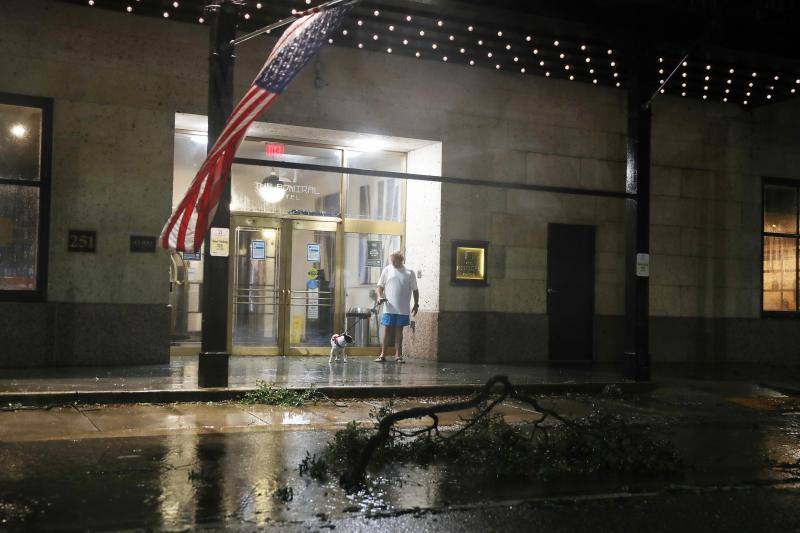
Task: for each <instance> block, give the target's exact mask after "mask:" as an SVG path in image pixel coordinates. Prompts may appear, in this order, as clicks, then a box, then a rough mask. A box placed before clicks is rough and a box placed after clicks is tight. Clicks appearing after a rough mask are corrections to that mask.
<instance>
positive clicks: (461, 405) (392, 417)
mask: <svg viewBox="0 0 800 533" xmlns="http://www.w3.org/2000/svg"><path fill="white" fill-rule="evenodd" d="M498 387H499V390H495V389H497V388H498ZM495 394H496V395H497V396H496V397H494V398H492V397H493V396H494V395H495ZM490 399H491V402H489V403H488V404H487V405H485V406H484V407H483V408H482V409H481V410H480V411H479V412H478V413H476V414H475V415H473V416H472V418H471V419H470V420H469V421H468V422H467V424H466V425H464V426H463V427H461V428H460V429H459V430H458V431H456V432H455V433H454V434H453V435H449V436H446V437H445V436H442V435H441V434H440V433H439V416H438V415H439V414H441V413H452V412H455V411H464V410H466V409H473V408H475V407H479V406H481V405H484V404H486V402H488V401H489V400H490ZM506 399H513V400H517V401H520V402H523V403H526V404H528V405H530V406H531V407H533V408H534V410H536V412H537V413H540V414H541V417H540V418H539V419H538V420H536V421H534V423H533V429H532V430H531V434H530V438H531V439H533V438H535V437H536V432H537V430H538V431H540V432H541V433H542V434H543V436H544V438H545V439H547V438H548V436H547V431H546V430H545V429H544V428H543V427H542V424H543V423H544V421H545V420H547V418H548V417H553V418H554V419H556V420H558V421H559V422H561V423H563V424H567V425H571V422H570V421H569V420H567V419H565V418H563V417H562V416H561V415H559V414H558V413H556V412H555V411H553V410H552V409H547V408H544V407H542V406H541V405H540V404H539V402H538V401H537V400H536V399H535V398H532V397H530V396H528V395H526V394H524V393H522V392H521V391H519V390H517V389H516V387H514V385H512V384H511V382H510V381H509V380H508V377H506V376H494V377H492V378H491V379H489V381H487V382H486V384H485V385H484V386H483V388H482V389H481V390H480V391H479V392H478V393H477V394H476V395H475V396H474V397H472V398H470V399H469V400H465V401H461V402H454V403H447V404H438V405H431V406H426V407H413V408H411V409H406V410H404V411H397V412H396V413H391V414H389V415H387V416H385V417H383V418H382V419H381V420H380V422H379V423H378V427H377V432H376V433H375V434H374V435H372V436H371V437H370V438H369V440H368V441H367V443H366V445H365V446H364V448H363V449H362V450H361V453H360V454H359V455H358V457H357V459H356V460H355V461H354V462H353V463H351V465H350V466H349V468H348V469H347V470H345V472H344V473H343V474H342V476H341V478H340V483H341V484H342V486H344V487H345V488H348V489H353V488H357V487H359V486H361V485H362V484H363V482H364V477H365V474H366V471H367V466H368V465H369V463H370V460H371V458H372V456H373V454H374V453H375V451H376V450H377V449H378V448H380V447H381V446H383V445H384V444H386V443H387V442H388V441H389V438H390V436H392V435H394V436H402V437H413V436H417V435H421V434H423V433H428V434H435V435H436V436H437V437H438V438H441V439H443V440H447V439H452V438H454V437H456V436H457V435H459V434H461V433H462V432H464V431H466V430H467V429H469V428H470V427H472V426H474V425H475V424H476V423H478V422H479V421H480V420H481V419H482V418H484V417H485V416H486V415H488V414H489V412H490V411H491V410H492V409H493V408H494V407H495V406H497V405H498V404H499V403H501V402H503V401H505V400H506ZM415 418H430V419H431V424H430V425H428V426H427V427H425V428H423V429H421V430H416V431H413V432H403V431H401V430H398V429H395V428H394V425H395V424H396V423H398V422H400V421H401V420H408V419H415Z"/></svg>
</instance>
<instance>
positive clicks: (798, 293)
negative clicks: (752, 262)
mask: <svg viewBox="0 0 800 533" xmlns="http://www.w3.org/2000/svg"><path fill="white" fill-rule="evenodd" d="M771 185H772V186H779V187H793V188H794V189H795V190H796V192H797V194H796V195H795V202H796V206H795V216H796V217H797V226H796V228H795V229H796V231H797V233H775V232H770V231H765V228H764V215H765V209H766V201H765V200H766V189H767V187H768V186H771ZM766 237H785V238H794V239H795V240H796V241H797V245H796V246H795V289H794V290H795V302H796V304H797V305H798V306H799V307H800V262H798V261H800V180H797V179H790V178H773V177H766V176H764V177H762V178H761V263H760V264H761V292H760V293H759V295H760V298H759V299H760V310H761V317H762V318H800V309H797V310H795V311H768V310H765V309H764V239H765V238H766Z"/></svg>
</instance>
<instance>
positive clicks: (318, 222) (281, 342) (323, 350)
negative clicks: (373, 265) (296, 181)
mask: <svg viewBox="0 0 800 533" xmlns="http://www.w3.org/2000/svg"><path fill="white" fill-rule="evenodd" d="M238 228H259V229H275V230H277V232H278V233H277V240H278V242H277V250H278V258H277V261H276V272H275V276H276V280H277V281H278V283H277V285H278V291H279V292H278V331H277V335H278V341H277V343H276V345H275V346H252V347H250V346H236V347H234V346H233V327H234V321H233V313H234V299H235V298H236V281H237V280H236V263H237V261H235V260H234V261H231V263H230V264H231V266H230V270H229V279H228V283H229V284H230V287H231V295H232V296H231V298H230V299H229V302H228V323H229V324H230V327H229V328H228V347H229V350H230V353H232V354H234V355H327V354H328V353H329V352H330V346H328V345H324V346H302V347H301V346H295V347H293V346H291V342H290V332H291V320H290V318H291V315H290V309H291V296H292V292H291V283H292V279H291V276H292V237H293V232H294V230H295V229H298V230H311V231H315V230H316V231H328V232H334V233H335V250H334V265H333V267H334V273H333V274H334V291H333V302H332V304H331V305H333V328H334V330H335V331H341V329H342V328H343V319H344V311H343V309H342V302H343V301H344V300H343V298H344V289H343V287H342V285H343V283H342V282H343V280H344V273H343V266H344V265H343V263H344V231H343V227H342V224H341V222H339V221H338V220H330V219H322V218H314V217H302V218H293V217H272V216H268V215H264V214H259V215H248V214H235V215H232V216H231V233H232V234H233V241H234V242H233V247H232V248H231V249H232V251H233V253H234V254H237V255H238V241H237V240H236V230H237V229H238ZM235 257H236V256H234V259H235ZM331 333H333V332H331Z"/></svg>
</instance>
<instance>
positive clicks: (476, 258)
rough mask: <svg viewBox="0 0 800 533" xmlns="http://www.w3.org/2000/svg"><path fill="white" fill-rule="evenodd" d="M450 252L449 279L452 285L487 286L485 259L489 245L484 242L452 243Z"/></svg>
mask: <svg viewBox="0 0 800 533" xmlns="http://www.w3.org/2000/svg"><path fill="white" fill-rule="evenodd" d="M452 244H453V246H452V251H451V272H450V274H451V278H450V283H451V284H453V285H479V286H486V285H488V282H487V280H488V276H487V268H486V258H487V257H488V255H489V243H488V242H486V241H453V243H452Z"/></svg>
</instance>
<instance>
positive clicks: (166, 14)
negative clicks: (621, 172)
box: [84, 0, 800, 105]
mask: <svg viewBox="0 0 800 533" xmlns="http://www.w3.org/2000/svg"><path fill="white" fill-rule="evenodd" d="M139 1H140V0H136V1H135V2H134V1H133V0H128V2H129V3H121V4H122V6H124V8H125V11H126V12H128V13H133V12H134V8H135V7H136V6H138V4H137V3H136V2H139ZM262 1H263V0H262ZM96 2H97V0H87V3H88V5H89V6H95V5H96ZM247 3H248V4H249V5H250V6H251V9H252V6H253V5H255V8H256V9H259V10H260V9H262V8H263V5H264V4H262V2H257V3H256V2H254V3H250V2H247ZM305 3H306V4H310V3H311V0H305ZM180 4H181V2H179V1H178V0H174V1H173V0H169V2H168V3H166V5H171V7H173V8H174V9H178V8H179V6H180ZM84 5H85V4H84ZM118 5H119V4H118ZM162 5H163V4H162ZM304 9H305V8H304ZM292 12H293V13H299V11H298V10H292ZM372 14H373V16H375V17H378V16H380V15H381V12H380V11H379V10H378V9H375V10H373V11H372ZM162 16H163V18H164V19H170V18H171V17H172V13H171V12H170V11H168V10H163V11H162ZM401 16H402V15H401ZM176 17H178V18H180V12H176ZM242 17H243V19H244V20H248V21H249V20H252V18H253V17H252V15H251V14H250V13H243V14H242ZM403 17H404V18H405V21H406V22H411V21H412V20H413V19H412V16H411V15H405V16H403ZM395 20H398V19H395ZM429 20H430V19H429ZM197 22H198V23H200V24H205V22H206V21H205V19H204V17H202V16H200V17H198V18H197ZM432 22H433V23H434V24H435V26H434V27H438V28H442V27H443V26H444V24H445V21H444V20H441V19H434V21H432ZM428 24H430V22H428ZM357 26H358V27H364V21H363V20H361V19H359V20H357ZM451 27H452V25H451ZM461 28H464V27H463V26H461ZM387 29H388V31H389V32H394V31H396V30H398V29H400V30H402V29H403V27H402V26H400V28H397V27H396V25H395V24H387V25H386V26H384V31H386V30H387ZM466 30H467V31H468V32H474V31H475V30H476V27H475V26H473V25H469V26H466ZM486 30H488V29H486V28H485V29H484V31H486ZM412 31H413V30H412ZM417 31H418V32H419V37H425V31H426V30H424V29H418V30H417ZM460 31H464V30H463V29H462V30H460ZM491 31H492V30H488V31H486V33H483V34H484V35H490V34H491ZM434 33H436V32H434ZM494 34H496V36H497V37H503V36H504V32H503V31H502V30H494ZM341 35H343V36H348V35H349V30H348V29H342V30H341ZM445 35H446V36H447V41H450V42H454V41H455V40H456V35H455V34H445ZM479 35H480V33H479ZM431 37H433V38H436V36H431ZM439 38H440V39H442V38H444V36H440V37H439ZM380 39H381V36H380V34H378V33H373V34H372V40H373V41H375V42H377V41H378V40H380ZM522 39H524V42H532V41H533V39H534V37H533V36H532V35H524V34H523V35H508V36H506V40H507V42H506V43H505V44H500V43H496V42H484V41H483V39H478V40H477V41H473V43H474V42H477V45H478V46H486V47H487V48H494V47H495V46H504V49H503V48H499V47H498V50H499V52H498V53H500V55H499V56H498V55H497V54H495V53H494V51H493V50H487V51H486V57H488V58H489V59H494V60H495V63H494V68H495V70H502V69H503V68H508V67H509V64H508V62H509V60H511V62H513V63H514V64H515V65H511V66H516V67H517V68H519V69H520V70H519V71H520V73H523V74H524V73H526V67H525V66H523V65H524V64H525V62H524V61H521V56H520V55H514V56H512V55H511V54H508V55H505V53H503V52H504V51H511V50H515V48H514V47H515V46H518V44H519V43H522V42H523V41H522ZM327 40H328V43H330V44H333V43H334V39H333V38H329V39H327ZM391 40H392V39H391V37H390V36H387V37H386V41H391ZM411 40H413V38H412V39H411ZM499 40H500V39H498V41H499ZM447 41H445V42H447ZM401 42H402V45H403V46H408V45H409V44H410V43H409V39H408V38H404V39H402V41H401ZM551 42H552V46H553V47H555V48H556V49H558V48H560V47H562V46H563V50H574V47H577V48H578V49H579V50H580V51H582V52H586V51H587V50H588V49H589V48H590V45H589V44H587V43H585V42H584V43H581V42H577V43H576V42H574V41H568V42H565V43H562V42H561V41H560V40H559V39H553V40H552V41H551ZM386 44H390V43H386ZM395 44H396V43H395ZM351 46H352V44H351ZM467 46H469V45H466V44H465V46H463V47H459V48H457V50H458V53H460V54H462V55H465V54H466V53H467V52H468V51H470V49H469V48H468V47H467ZM472 46H473V47H474V46H475V45H474V44H473V45H472ZM591 46H595V45H591ZM357 47H358V48H359V49H363V48H364V44H363V42H360V43H357ZM423 48H424V47H423ZM439 48H441V47H440V46H439V43H436V42H433V43H431V49H433V50H436V51H438V50H439ZM453 48H454V49H453V50H448V49H447V46H445V47H444V49H442V51H441V52H450V53H455V47H453ZM596 48H599V47H597V46H595V49H593V54H592V55H593V56H594V57H592V56H589V55H588V54H585V55H584V56H583V62H584V64H585V65H587V69H586V70H587V71H588V73H589V76H587V78H588V79H586V78H584V79H581V81H584V82H589V81H591V83H592V84H593V85H598V84H599V83H600V81H601V79H605V76H607V75H608V73H604V72H600V73H598V74H595V69H594V68H588V67H591V66H592V64H593V63H595V62H596V60H597V59H598V57H600V55H601V54H602V51H601V50H602V49H601V50H596ZM384 50H385V52H386V53H387V54H392V53H393V52H394V50H393V48H392V47H384ZM531 50H532V53H533V55H539V49H538V48H533V49H531ZM441 52H440V53H441ZM551 52H552V49H551ZM516 53H517V54H520V53H522V51H519V50H516ZM547 53H548V51H547V50H543V51H542V55H547ZM556 53H558V57H559V58H560V60H561V61H562V63H558V64H555V63H554V64H553V65H551V66H550V67H549V68H550V69H553V68H555V69H556V71H555V72H556V74H557V71H558V68H559V67H558V65H561V66H563V68H564V71H566V77H567V78H568V79H569V80H570V81H574V80H576V76H577V74H578V73H580V72H584V71H583V70H581V69H580V65H578V68H577V70H576V69H575V68H573V66H572V65H571V64H566V59H567V54H566V52H565V51H561V50H557V51H556ZM606 54H607V55H608V56H612V55H613V54H614V50H613V49H611V48H607V49H606ZM414 55H415V57H417V58H421V57H422V54H421V52H420V51H415V52H414ZM471 55H473V54H471ZM439 57H440V58H441V60H442V61H443V62H448V61H449V57H448V56H447V55H441V56H439ZM467 59H468V64H469V65H470V66H475V65H476V61H475V59H474V55H473V59H469V58H467ZM593 59H594V60H595V61H593ZM667 59H668V60H669V61H671V59H669V58H667ZM711 60H712V61H713V60H714V58H711ZM572 61H576V59H574V58H573V59H572ZM577 61H579V59H578V60H577ZM657 61H658V63H659V64H662V63H665V57H663V56H662V57H658V58H657ZM521 62H522V63H523V65H520V64H519V63H521ZM457 63H458V61H457ZM487 63H489V62H487ZM538 63H539V66H540V67H542V70H543V71H544V70H545V69H544V67H545V61H544V60H543V59H542V60H540V61H539V62H538ZM601 63H602V61H601ZM491 64H492V63H489V64H484V65H482V66H484V67H489V66H491ZM608 64H609V66H610V67H611V68H610V70H611V75H612V82H613V83H614V84H615V85H616V86H617V87H621V82H620V81H619V78H620V75H619V72H616V71H615V70H616V68H615V67H617V66H618V65H617V62H616V61H615V60H613V59H612V58H611V57H609V63H608ZM680 66H681V67H683V68H684V69H686V68H687V67H688V61H681V64H680ZM697 68H703V69H704V70H705V71H706V73H707V74H705V75H704V76H703V78H704V80H705V82H706V84H705V85H703V86H702V89H703V90H702V92H701V94H696V93H695V92H694V91H695V90H696V89H695V88H694V86H693V87H692V88H688V83H686V82H688V72H687V71H686V70H683V71H682V72H681V78H683V80H682V81H683V83H681V87H682V89H683V90H682V91H680V94H681V96H687V95H688V94H690V93H691V94H692V96H694V97H697V96H700V97H702V99H703V100H706V99H707V98H708V93H709V91H710V90H711V87H710V85H709V82H710V80H711V76H709V75H708V73H710V71H711V70H715V71H716V72H724V71H726V70H727V71H728V73H729V75H731V77H729V78H727V79H725V84H724V85H723V86H722V87H721V89H723V94H722V95H721V96H722V101H724V102H726V101H727V96H726V95H733V88H734V87H733V81H734V80H733V79H732V78H733V76H732V75H733V74H734V73H735V70H736V69H735V68H734V67H731V66H728V68H725V67H724V65H723V64H716V66H714V64H712V63H701V64H700V65H697ZM740 68H741V67H740ZM602 70H603V69H602V68H601V71H602ZM657 72H658V75H659V76H660V77H661V79H660V80H659V83H660V84H662V85H663V84H664V81H665V80H664V79H663V77H664V74H665V68H663V67H661V66H660V68H658V69H657ZM746 72H747V70H745V72H744V73H746ZM750 72H751V74H750V77H751V80H755V79H756V78H758V77H759V73H758V71H750ZM539 73H540V74H541V71H539ZM552 73H553V71H552V70H546V71H545V72H544V75H545V76H546V77H552ZM744 73H742V74H744ZM740 75H741V74H740ZM745 75H746V74H745ZM783 76H784V77H786V75H785V74H784V75H783ZM556 77H560V76H556ZM654 77H655V76H654ZM770 77H771V78H772V80H773V81H774V82H777V81H779V80H780V79H781V75H779V74H775V73H774V71H773V74H769V73H768V72H767V73H765V74H764V79H765V81H766V80H769V79H770ZM693 79H694V78H693ZM791 79H792V78H788V79H787V80H786V82H788V83H787V85H788V84H790V83H791ZM751 80H747V79H745V80H744V82H745V83H747V87H749V88H751V89H752V88H753V86H754V83H753V81H751ZM604 83H606V82H605V81H604ZM715 83H718V82H715ZM794 84H795V85H798V86H800V77H798V78H795V79H794ZM776 85H777V84H776ZM737 86H738V85H737ZM716 90H719V89H715V91H716ZM763 90H764V92H765V93H766V94H764V98H765V99H766V100H772V99H773V98H772V96H773V94H774V91H775V86H774V85H767V84H764V89H763ZM781 90H783V89H781V88H780V87H778V91H781ZM786 90H787V91H788V93H789V94H792V95H794V94H796V93H797V89H796V88H795V87H787V88H786ZM659 91H660V92H661V93H665V89H663V88H662V89H660V90H659ZM745 91H746V93H745V97H746V98H747V99H742V100H739V98H737V96H736V95H738V94H740V93H736V95H734V96H733V98H734V100H735V101H736V100H738V101H740V102H742V104H743V105H747V103H748V101H749V99H750V97H751V96H752V93H751V92H750V91H749V90H747V89H745ZM670 92H671V94H674V93H673V92H672V91H670ZM677 92H678V91H675V93H677ZM743 92H744V91H743ZM716 94H719V93H716ZM762 94H763V93H762ZM779 94H781V93H779ZM782 94H784V95H785V94H787V93H782ZM712 96H716V95H714V94H712ZM717 97H718V96H717ZM717 101H719V100H717Z"/></svg>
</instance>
